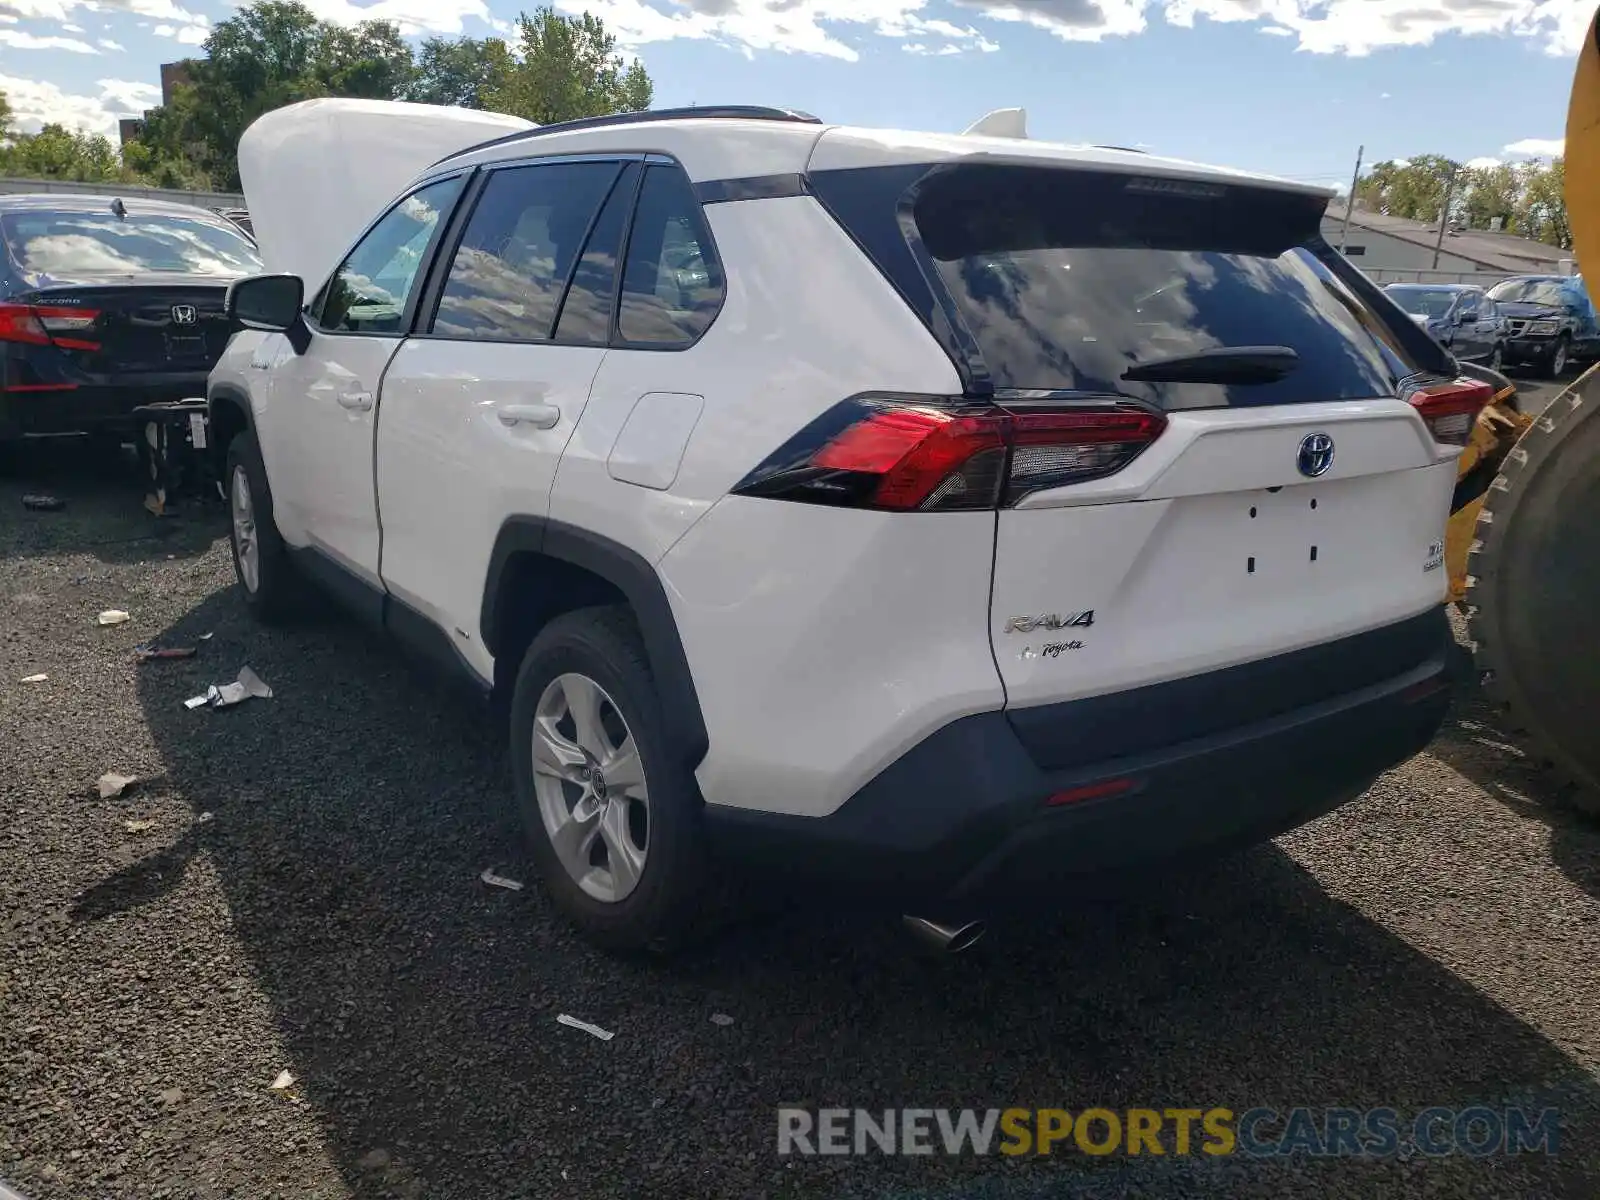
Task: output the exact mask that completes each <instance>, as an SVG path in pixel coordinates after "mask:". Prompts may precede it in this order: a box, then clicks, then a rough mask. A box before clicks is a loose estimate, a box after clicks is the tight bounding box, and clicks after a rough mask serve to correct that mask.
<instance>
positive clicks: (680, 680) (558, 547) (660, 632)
mask: <svg viewBox="0 0 1600 1200" xmlns="http://www.w3.org/2000/svg"><path fill="white" fill-rule="evenodd" d="M616 603H622V604H626V605H627V606H628V607H629V609H631V610H632V612H633V617H634V620H635V621H636V622H637V623H638V626H639V634H640V637H641V638H642V639H643V641H644V646H645V653H646V654H647V655H648V656H649V659H650V670H651V673H652V674H653V675H654V677H655V683H656V689H657V692H658V694H659V697H660V700H661V722H662V725H663V727H664V728H665V731H666V733H667V736H668V738H669V740H670V742H671V744H672V745H673V747H675V748H676V750H677V751H678V753H679V754H680V755H681V756H682V759H683V763H684V765H685V766H687V767H688V768H689V769H690V770H693V769H695V768H696V767H698V766H699V765H700V762H701V760H702V759H704V758H705V755H706V749H707V746H708V745H709V738H708V736H707V734H706V727H705V719H704V717H703V716H702V715H701V711H700V699H699V696H698V695H697V694H696V692H695V687H694V677H693V675H692V674H691V673H690V670H689V659H688V655H687V654H685V653H684V649H683V640H682V638H680V637H679V636H678V624H677V621H676V619H675V618H674V617H673V615H672V605H671V603H670V602H669V601H668V600H667V593H666V589H665V588H664V587H662V585H661V578H660V576H659V575H657V574H656V571H655V568H654V567H652V566H651V565H650V564H649V563H648V562H646V561H645V559H644V558H642V557H641V556H639V555H638V554H636V553H634V552H633V551H632V550H630V549H628V548H627V547H626V546H623V545H620V544H619V543H617V542H613V541H611V540H610V539H609V538H604V537H601V536H599V535H598V534H593V533H590V532H588V531H587V530H584V529H578V528H576V527H574V526H571V525H563V524H561V523H560V522H558V521H549V520H544V519H542V518H539V517H527V516H517V517H510V518H508V519H507V520H506V521H505V523H504V524H502V525H501V526H500V532H499V534H498V535H497V536H496V538H495V544H494V550H493V552H492V553H491V555H490V558H489V571H488V576H487V578H486V579H485V581H484V589H483V607H482V611H481V612H480V614H479V629H480V633H481V635H482V637H483V644H484V647H485V648H486V649H487V650H488V651H489V653H490V654H492V655H494V658H495V682H496V685H497V687H498V686H499V685H500V684H501V683H506V684H508V685H509V683H510V681H512V680H514V679H515V678H516V673H517V669H518V667H519V666H520V665H521V659H522V654H523V652H524V651H525V650H526V649H527V647H528V645H529V644H530V643H531V642H532V641H533V638H534V637H535V636H536V635H537V634H538V632H539V630H540V629H541V628H542V627H543V626H544V625H545V624H546V623H548V622H549V621H550V619H551V618H553V617H556V616H558V615H560V614H561V613H564V612H570V611H572V610H573V609H577V608H585V607H589V606H591V605H598V604H616Z"/></svg>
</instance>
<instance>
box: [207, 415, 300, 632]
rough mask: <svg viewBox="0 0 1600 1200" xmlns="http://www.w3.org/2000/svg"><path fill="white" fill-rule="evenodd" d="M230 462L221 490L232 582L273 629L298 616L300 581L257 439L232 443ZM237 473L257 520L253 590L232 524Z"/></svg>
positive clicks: (241, 436) (242, 436) (244, 436)
mask: <svg viewBox="0 0 1600 1200" xmlns="http://www.w3.org/2000/svg"><path fill="white" fill-rule="evenodd" d="M226 461H227V465H226V468H225V469H224V471H223V477H222V487H223V492H224V494H225V495H226V496H227V504H228V517H229V520H228V546H229V549H230V550H231V551H232V553H233V573H234V577H235V578H236V579H237V580H238V581H239V590H240V591H241V592H243V593H244V602H245V605H246V606H247V607H248V608H249V609H250V610H251V612H253V613H255V615H256V616H257V617H258V618H259V619H261V620H262V621H264V622H267V623H269V624H270V623H274V622H278V621H282V620H285V619H287V618H288V617H290V616H292V615H293V614H294V613H295V612H296V611H297V608H298V601H299V586H298V585H299V580H298V579H297V578H296V577H295V574H294V565H293V564H292V563H291V562H290V561H289V552H288V548H287V547H286V546H285V545H284V544H283V538H282V537H280V536H279V535H278V526H277V522H276V521H275V520H274V519H273V516H272V488H271V485H269V484H268V482H267V469H266V466H265V465H264V464H263V463H262V461H261V448H260V447H259V446H257V445H256V439H255V435H254V434H252V433H249V432H248V431H246V432H243V433H240V434H238V435H237V436H236V437H234V439H233V440H232V441H231V442H229V443H228V454H227V460H226ZM236 472H242V473H243V475H244V478H245V479H246V480H247V481H248V484H249V488H250V493H251V504H252V507H253V510H254V515H255V523H254V524H255V538H256V552H257V562H258V574H257V579H256V586H255V587H251V586H250V584H249V583H248V582H247V580H246V573H245V571H244V569H243V567H242V566H241V565H240V561H239V532H238V529H237V528H236V526H235V522H234V520H233V488H234V477H235V473H236Z"/></svg>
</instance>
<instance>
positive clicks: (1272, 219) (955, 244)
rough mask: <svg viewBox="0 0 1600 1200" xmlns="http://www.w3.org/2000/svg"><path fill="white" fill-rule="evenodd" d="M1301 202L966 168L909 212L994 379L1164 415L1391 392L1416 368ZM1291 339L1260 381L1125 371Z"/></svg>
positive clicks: (1316, 211)
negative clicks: (1339, 273)
mask: <svg viewBox="0 0 1600 1200" xmlns="http://www.w3.org/2000/svg"><path fill="white" fill-rule="evenodd" d="M1323 207H1324V204H1323V201H1322V200H1321V199H1320V198H1318V197H1314V196H1303V195H1299V194H1295V193H1286V192H1275V191H1267V190H1265V189H1255V188H1239V187H1232V186H1229V187H1223V186H1218V185H1209V184H1191V183H1182V182H1176V181H1163V180H1153V179H1151V180H1145V179H1138V178H1134V177H1130V176H1125V175H1114V174H1108V173H1100V172H1090V171H1077V170H1061V169H1040V168H1016V167H989V166H968V167H960V168H956V169H954V170H950V171H947V172H943V173H941V174H938V175H935V176H934V177H932V178H930V179H929V180H928V182H927V183H926V184H925V186H924V187H923V189H922V192H921V195H920V196H919V198H918V200H917V202H916V206H915V220H916V224H917V228H918V231H919V232H920V234H921V236H922V240H923V243H924V245H925V247H926V249H927V251H928V252H929V254H930V255H931V256H932V258H933V261H934V264H935V268H936V271H937V273H938V277H939V279H940V281H941V282H942V283H943V285H944V288H945V289H946V290H947V291H948V292H949V294H950V295H951V297H952V298H953V300H954V303H955V305H956V308H957V310H958V311H959V313H960V315H961V316H962V318H963V319H964V321H965V323H966V325H967V326H968V327H969V328H970V330H971V332H972V335H973V337H974V339H975V340H976V341H977V343H978V347H979V349H980V350H981V353H982V356H983V359H984V361H985V363H986V365H987V366H988V369H989V371H990V373H991V375H992V377H993V380H994V383H995V385H996V386H998V387H1012V388H1028V389H1051V390H1073V391H1085V392H1097V393H1113V392H1115V393H1122V394H1125V395H1128V396H1132V397H1137V398H1142V399H1147V400H1151V401H1154V402H1155V403H1158V404H1161V405H1162V406H1164V407H1166V408H1169V409H1179V408H1211V407H1218V406H1223V405H1259V404H1288V403H1297V402H1304V401H1321V400H1340V399H1352V398H1357V397H1371V396H1383V395H1392V394H1393V393H1394V390H1395V385H1396V383H1397V381H1398V379H1399V377H1401V376H1404V375H1408V374H1411V373H1412V372H1413V371H1415V370H1416V369H1418V368H1417V364H1416V363H1415V362H1414V361H1412V360H1411V359H1410V358H1409V357H1408V355H1407V352H1406V350H1405V349H1404V348H1403V345H1402V342H1401V340H1400V338H1399V337H1398V336H1397V335H1396V333H1395V331H1394V330H1392V329H1390V328H1389V327H1388V326H1387V325H1386V324H1385V322H1384V320H1383V318H1382V317H1381V316H1380V315H1379V314H1378V313H1377V312H1376V311H1375V310H1374V309H1372V308H1370V307H1369V306H1368V305H1366V304H1365V303H1364V302H1363V301H1362V300H1361V299H1360V297H1359V296H1357V295H1356V294H1355V293H1354V292H1353V291H1352V290H1351V289H1350V288H1348V287H1347V286H1346V285H1345V284H1344V283H1343V282H1342V281H1341V280H1339V279H1338V278H1337V277H1336V276H1335V275H1334V273H1333V271H1332V270H1331V269H1330V266H1329V264H1328V263H1325V262H1323V261H1322V260H1321V259H1320V258H1319V257H1318V256H1317V252H1316V247H1319V246H1320V245H1321V241H1320V235H1319V225H1320V220H1321V215H1322V209H1323ZM1228 346H1288V347H1290V348H1291V349H1293V350H1294V351H1296V352H1297V353H1298V355H1299V365H1298V367H1297V368H1296V369H1294V370H1292V371H1291V372H1290V373H1289V374H1288V375H1287V376H1285V377H1284V378H1282V379H1281V380H1278V381H1276V382H1272V383H1252V384H1238V383H1230V384H1219V383H1188V382H1161V383H1139V382H1132V381H1129V380H1126V379H1124V378H1123V376H1124V373H1125V372H1126V371H1128V369H1129V368H1130V367H1132V366H1134V365H1135V364H1142V363H1149V362H1152V361H1154V360H1158V359H1167V358H1173V357H1177V356H1183V355H1189V354H1194V353H1196V352H1198V351H1202V350H1212V349H1217V348H1221V347H1228Z"/></svg>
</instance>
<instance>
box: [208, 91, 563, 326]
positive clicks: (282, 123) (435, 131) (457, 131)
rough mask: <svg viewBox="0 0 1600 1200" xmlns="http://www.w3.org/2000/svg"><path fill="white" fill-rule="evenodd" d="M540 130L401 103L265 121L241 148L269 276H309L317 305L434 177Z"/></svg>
mask: <svg viewBox="0 0 1600 1200" xmlns="http://www.w3.org/2000/svg"><path fill="white" fill-rule="evenodd" d="M534 128H536V126H535V125H534V124H533V123H532V122H531V121H524V120H523V119H522V118H521V117H508V116H506V115H505V114H503V113H489V112H477V111H474V110H472V109H467V108H446V107H443V106H441V105H436V104H407V103H403V102H401V101H398V100H347V99H323V100H303V101H301V102H300V103H299V104H289V105H286V106H284V107H283V108H279V109H274V110H273V111H272V112H269V113H265V114H264V115H262V116H260V117H258V118H256V120H255V121H253V122H252V123H251V125H250V127H249V128H248V129H246V130H245V131H244V133H243V135H242V136H241V137H240V138H239V178H240V180H241V181H242V182H243V184H244V198H245V204H246V206H247V207H248V208H249V210H250V221H251V224H252V225H253V226H254V228H255V234H256V240H257V242H259V243H260V246H261V257H262V259H263V261H264V262H265V263H266V268H267V270H268V271H273V272H277V271H283V272H287V273H288V274H291V275H298V276H300V277H301V278H302V279H303V280H305V283H306V292H307V294H308V295H309V294H310V293H312V292H314V291H315V290H316V289H317V288H319V287H321V286H322V283H323V281H324V280H326V279H327V277H328V276H329V274H331V273H332V271H333V269H334V268H335V267H336V266H338V264H339V260H340V259H341V258H343V257H344V253H345V251H347V250H348V249H349V248H350V246H351V244H352V243H353V242H354V241H355V239H356V236H357V235H358V234H360V232H361V231H362V230H363V229H365V228H366V227H367V226H368V225H370V224H371V223H372V221H373V219H374V218H376V217H377V216H378V214H379V213H380V212H381V211H382V209H383V208H384V207H385V206H386V205H388V203H389V202H390V201H391V200H393V199H395V198H396V197H397V196H398V195H399V194H400V192H401V191H402V190H403V189H404V188H405V186H406V184H408V183H410V182H411V181H412V180H413V179H415V178H416V177H417V176H418V175H420V174H421V173H422V172H423V171H425V170H427V169H428V167H430V166H431V165H433V164H434V163H435V162H437V161H438V160H439V159H441V158H444V157H445V156H446V155H449V154H454V153H456V152H457V151H458V150H465V149H466V148H467V147H468V146H474V145H476V144H478V143H479V142H486V141H489V140H490V139H491V138H497V137H503V136H504V135H505V134H508V133H515V132H517V131H518V130H521V129H534Z"/></svg>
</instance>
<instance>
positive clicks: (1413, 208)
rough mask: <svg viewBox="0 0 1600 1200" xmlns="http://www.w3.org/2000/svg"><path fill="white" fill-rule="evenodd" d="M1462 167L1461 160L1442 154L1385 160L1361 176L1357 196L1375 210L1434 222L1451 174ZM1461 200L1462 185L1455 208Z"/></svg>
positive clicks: (1359, 200)
mask: <svg viewBox="0 0 1600 1200" xmlns="http://www.w3.org/2000/svg"><path fill="white" fill-rule="evenodd" d="M1460 170H1461V165H1460V164H1459V163H1457V162H1455V161H1453V160H1452V159H1448V158H1445V157H1443V156H1442V155H1438V154H1421V155H1418V156H1417V157H1416V158H1413V159H1410V160H1408V161H1405V162H1393V161H1391V162H1381V163H1378V164H1377V165H1376V166H1374V167H1373V168H1372V170H1371V172H1370V173H1369V174H1368V175H1367V176H1366V177H1365V178H1364V179H1362V180H1361V183H1360V184H1359V185H1358V186H1357V188H1356V199H1357V201H1358V202H1360V203H1362V204H1364V205H1366V207H1368V208H1370V209H1372V210H1373V211H1375V212H1382V213H1387V214H1388V215H1389V216H1391V217H1406V218H1408V219H1409V220H1412V221H1427V222H1430V223H1431V222H1434V221H1437V220H1438V219H1439V208H1440V206H1441V205H1442V204H1443V203H1444V196H1445V192H1446V190H1447V189H1448V188H1449V185H1450V177H1451V175H1452V174H1453V173H1455V172H1457V171H1460ZM1457 182H1458V183H1459V180H1458V181H1457ZM1460 201H1461V192H1460V189H1459V187H1458V188H1457V191H1456V196H1455V199H1454V200H1453V201H1452V204H1451V208H1452V209H1454V208H1455V207H1456V206H1457V204H1458V203H1459V202H1460Z"/></svg>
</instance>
